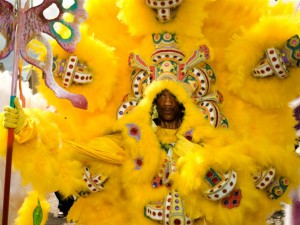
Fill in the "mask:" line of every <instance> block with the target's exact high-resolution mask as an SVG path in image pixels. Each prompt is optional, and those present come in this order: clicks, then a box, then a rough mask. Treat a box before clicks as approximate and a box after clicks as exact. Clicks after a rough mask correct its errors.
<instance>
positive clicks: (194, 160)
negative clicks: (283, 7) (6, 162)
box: [0, 0, 299, 225]
mask: <svg viewBox="0 0 300 225" xmlns="http://www.w3.org/2000/svg"><path fill="white" fill-rule="evenodd" d="M117 2H118V7H119V10H120V13H119V17H118V18H119V19H120V20H121V21H122V23H120V22H119V21H118V20H117V19H116V18H115V17H111V16H108V17H107V18H106V17H105V18H106V20H99V17H100V18H101V16H103V15H104V14H99V12H98V11H99V9H103V8H105V7H100V6H101V5H102V4H103V5H105V6H106V7H107V6H112V5H113V7H112V8H109V7H108V8H109V9H110V10H111V11H112V15H115V14H114V13H115V11H114V10H115V9H116V6H115V1H88V3H89V4H88V11H89V12H90V20H89V21H88V22H87V23H88V24H89V25H90V26H91V28H90V29H91V31H90V32H93V33H95V36H96V37H97V38H99V39H101V40H105V41H107V42H108V43H109V44H110V45H112V46H114V47H116V48H117V49H116V51H113V50H112V49H111V48H109V47H107V46H106V45H101V46H99V45H100V44H99V42H97V41H93V39H92V38H91V37H90V36H86V35H85V33H84V32H83V34H82V36H83V39H82V40H83V41H82V43H81V45H80V43H79V46H78V52H76V53H75V54H76V55H77V56H78V57H79V60H78V58H77V56H68V57H66V55H65V54H64V53H61V52H60V53H59V54H58V55H59V56H60V59H58V61H56V63H57V64H56V65H59V66H60V67H56V68H61V67H63V65H64V66H66V65H71V64H72V60H74V61H75V62H79V61H80V60H81V59H84V60H85V61H86V62H87V63H88V64H89V67H91V69H93V76H94V77H93V79H94V80H93V81H92V82H91V83H90V84H87V86H83V85H79V86H76V87H75V88H74V86H72V87H70V88H74V89H75V90H76V91H78V92H84V93H85V95H86V96H87V97H88V100H89V103H90V108H89V110H88V111H87V112H82V111H76V110H69V109H70V108H69V105H68V104H67V103H66V102H63V101H61V100H56V99H55V100H53V99H54V96H53V95H51V94H49V93H47V91H45V90H44V89H43V87H40V90H42V92H44V93H45V95H46V96H47V99H48V100H49V102H50V103H53V102H54V103H56V105H55V106H56V107H57V113H51V112H44V111H40V110H26V109H24V110H23V109H22V107H20V105H19V104H18V102H16V106H17V107H16V109H11V108H6V113H5V114H4V115H2V116H4V119H3V120H4V124H5V126H6V127H11V128H14V129H15V140H16V141H15V145H14V149H15V150H14V166H15V167H16V168H18V169H20V170H21V174H22V177H23V179H24V182H30V183H32V186H33V189H34V190H35V191H36V193H35V194H33V195H31V196H30V197H29V198H28V199H27V200H26V202H25V203H24V206H23V207H22V210H21V211H20V215H21V216H20V218H19V220H18V222H17V223H18V224H22V225H24V224H32V211H33V209H34V207H35V206H36V204H37V200H38V199H43V198H44V194H45V193H48V192H53V191H56V190H60V191H61V192H62V193H63V194H64V195H65V196H68V195H76V196H77V200H76V202H75V203H74V205H73V207H72V208H71V210H70V213H69V215H68V220H72V221H74V222H76V224H78V225H79V224H82V225H92V224H111V225H115V224H128V225H129V224H130V225H131V224H159V223H162V224H164V225H167V224H172V225H177V224H212V225H219V224H222V225H223V224H225V225H233V224H234V225H247V224H254V223H255V224H265V219H266V217H267V216H269V215H270V214H271V213H272V212H274V210H276V209H280V202H289V201H290V200H289V195H288V193H289V190H292V189H293V188H294V187H296V186H297V185H298V184H299V178H298V167H299V161H298V158H297V155H296V154H295V153H294V151H293V146H292V145H293V142H292V141H291V140H292V138H291V137H292V133H293V129H292V128H291V129H289V130H287V131H286V130H285V128H286V127H288V126H290V125H291V124H293V121H292V119H285V120H284V121H285V122H286V123H281V124H280V122H281V121H280V120H279V119H276V117H277V116H278V115H282V114H284V113H285V114H286V110H285V109H279V110H278V111H276V110H274V107H275V106H277V105H276V104H277V103H278V102H280V104H278V105H279V106H281V105H283V103H284V102H285V101H286V99H285V98H284V97H286V96H279V97H278V96H276V95H274V93H271V92H267V91H265V90H263V89H258V90H256V89H255V88H254V87H261V86H263V87H265V83H262V82H261V80H260V81H257V80H255V78H253V76H252V75H251V73H250V72H252V67H253V65H252V64H253V62H254V64H256V63H258V62H259V60H260V59H261V57H262V54H261V53H262V50H264V49H265V48H267V44H266V43H265V42H266V39H267V40H268V38H267V37H266V35H268V34H269V33H271V32H262V31H263V30H264V29H266V27H269V26H272V27H275V28H276V27H281V26H283V25H282V24H284V23H285V22H286V21H287V20H288V19H287V16H285V15H283V16H278V17H280V19H281V20H279V19H278V18H277V17H276V18H275V19H274V18H273V17H271V16H270V17H268V15H267V16H265V17H264V16H262V15H264V13H262V11H263V10H258V8H256V6H259V9H269V8H268V3H267V1H259V2H258V1H255V2H252V1H247V2H243V3H237V1H226V3H224V1H213V2H211V1H192V0H186V1H163V0H161V1H159V0H158V1H152V0H149V1H132V0H121V1H117ZM158 3H159V4H160V6H161V7H158V6H157V4H158ZM163 3H164V4H166V3H167V4H168V6H169V8H166V7H163ZM181 3H182V5H181ZM99 4H100V6H99ZM244 5H249V6H251V7H246V6H244ZM93 6H97V7H94V8H93ZM149 6H151V7H150V8H149ZM252 6H253V7H252ZM287 8H288V7H287ZM153 9H154V10H153ZM194 9H197V10H200V11H201V12H203V13H202V14H201V13H199V12H198V11H196V12H195V11H194ZM241 9H242V10H241ZM255 9H256V10H255ZM155 10H157V12H156V11H155ZM214 10H215V11H214ZM239 10H240V11H239ZM111 11H109V12H111ZM154 11H155V12H154ZM211 11H214V12H221V13H220V15H224V16H226V18H228V21H227V23H226V24H227V25H228V27H226V28H228V29H226V28H222V29H220V27H222V26H219V24H224V19H223V18H221V17H219V16H213V17H211V18H210V19H209V17H207V16H206V15H207V14H206V13H208V12H211ZM232 11H233V12H235V13H237V12H240V13H241V14H243V15H247V17H241V20H236V19H234V20H230V18H232V16H235V14H231V12H232ZM274 11H275V14H276V13H277V11H276V8H275V9H274ZM95 12H97V13H95ZM175 12H178V14H175ZM192 12H193V13H192ZM249 12H252V14H250V13H249ZM156 13H157V14H156ZM107 14H108V13H107ZM140 15H147V16H143V17H141V16H140ZM153 15H157V16H156V18H155V17H154V16H153ZM138 16H140V18H139V19H137V17H138ZM248 16H251V21H249V22H248V19H249V17H248ZM260 17H262V18H263V19H262V20H259V19H258V18H260ZM172 18H175V19H174V20H173V21H171V22H170V23H169V24H168V23H166V22H167V21H169V20H172ZM93 19H94V20H93ZM95 21H103V26H105V25H107V24H108V25H112V24H113V25H114V27H116V26H117V27H118V28H120V29H112V28H110V29H107V30H106V32H103V27H101V29H100V28H99V27H98V26H94V27H93V26H92V25H93V24H94V23H93V22H95ZM116 21H117V22H116ZM252 21H255V22H257V24H255V22H252ZM269 21H271V22H273V21H278V23H271V22H269ZM106 23H107V24H106ZM203 23H205V24H206V26H203ZM243 23H244V24H245V28H244V29H242V31H240V32H238V31H237V30H239V26H240V25H241V24H243ZM124 24H125V25H126V26H127V27H124V26H125V25H124ZM94 25H95V24H94ZM292 25H293V26H292ZM292 25H291V26H289V27H288V29H287V30H286V32H282V33H280V34H278V37H277V36H276V37H275V38H274V39H277V40H273V39H272V41H273V42H272V44H273V43H276V41H278V42H280V41H285V40H287V38H289V37H291V36H292V35H291V34H294V32H295V30H296V27H297V23H296V22H295V23H294V24H292ZM202 26H203V27H202ZM108 27H109V26H108ZM111 27H113V26H111ZM202 28H203V29H202ZM166 30H167V32H166ZM200 30H201V31H200ZM246 31H247V32H246ZM120 33H122V34H123V35H118V34H120ZM175 33H176V35H177V38H178V39H177V38H176V35H175ZM235 33H238V35H235V36H234V41H233V42H231V38H232V34H235ZM257 33H258V34H260V37H261V38H260V39H258V38H257ZM269 35H270V36H271V34H269ZM203 36H205V37H203ZM124 37H126V38H125V39H124V40H122V39H123V38H124ZM248 38H250V40H251V41H252V42H251V41H249V40H248ZM220 39H222V40H220ZM178 40H179V42H178V43H177V41H178ZM202 42H203V43H208V45H211V46H214V48H213V51H211V52H212V55H213V59H212V62H213V63H214V64H215V65H214V68H216V70H217V71H218V72H219V73H217V74H221V72H222V73H224V74H225V76H222V77H220V78H221V79H220V81H221V86H222V90H223V89H225V100H226V101H225V102H227V103H226V105H225V107H224V108H223V109H224V111H225V113H224V115H226V117H225V116H224V115H223V114H222V113H221V112H220V110H219V107H218V104H219V103H220V102H222V95H221V94H220V92H218V91H216V90H214V88H213V87H212V84H213V83H214V82H215V74H214V72H213V71H212V68H211V67H210V66H209V65H208V64H207V63H206V62H205V61H206V59H208V58H209V51H208V48H207V47H206V46H202V45H201V46H200V47H199V49H197V50H195V51H194V49H195V48H197V46H198V45H200V43H202ZM249 42H251V43H252V45H249ZM260 42H262V43H264V44H263V45H262V44H260ZM90 43H93V44H94V45H92V44H90ZM141 43H142V44H141ZM280 43H281V42H280ZM177 44H178V45H179V44H180V47H182V48H181V49H184V52H192V54H191V55H192V56H191V57H190V58H188V59H187V60H186V59H185V55H184V54H183V51H181V50H179V48H178V47H177ZM195 45H196V47H195ZM248 45H249V46H248ZM95 46H96V47H97V48H95ZM153 46H155V48H154V47H153ZM253 46H255V47H253ZM136 48H137V49H138V51H140V52H141V53H143V54H144V55H149V56H150V55H151V60H152V62H151V63H147V61H143V60H142V59H141V57H140V56H139V55H135V54H131V55H130V57H129V64H130V66H131V67H133V68H134V70H133V72H132V73H131V74H132V76H131V82H130V85H131V86H130V87H131V90H130V93H129V94H128V95H127V96H126V97H125V98H124V99H123V103H122V104H121V106H120V107H119V108H118V110H117V115H118V120H117V121H114V119H112V115H114V113H115V105H116V102H118V103H119V100H118V99H117V97H118V95H120V94H124V92H126V91H127V90H126V91H124V89H126V88H127V87H126V85H129V84H128V83H129V82H128V83H125V82H124V81H127V80H128V79H127V77H128V74H127V73H125V72H124V71H127V70H128V68H127V64H126V63H124V61H126V60H127V54H128V49H130V50H132V49H136ZM95 49H96V50H97V53H98V55H97V57H93V54H91V53H92V52H93V51H95ZM225 49H226V50H227V49H229V50H230V51H229V52H228V54H225V56H224V57H223V54H224V50H225ZM244 49H248V54H245V52H244ZM257 49H259V50H257ZM57 52H59V50H57ZM153 52H154V53H153ZM115 54H116V55H117V56H118V57H119V58H118V60H119V61H117V60H116V57H115ZM124 56H126V57H124ZM246 57H247V60H245V58H246ZM65 58H67V60H66V59H65ZM95 58H101V60H105V61H101V62H99V61H97V60H96V59H95ZM59 60H61V61H59ZM78 64H80V63H78ZM99 65H101V66H99ZM63 72H66V71H63ZM77 72H78V71H77ZM81 72H82V71H81ZM55 73H56V74H60V71H59V69H58V72H57V71H56V72H55ZM294 73H296V71H295V70H292V71H291V74H294ZM105 74H109V75H110V76H108V75H107V77H109V79H103V80H101V76H100V75H103V76H104V75H105ZM123 74H125V75H126V78H125V75H123ZM236 74H238V78H237V77H235V76H236ZM84 75H86V74H84ZM117 75H118V79H119V80H118V81H116V80H117V78H116V77H117ZM75 76H76V75H75V73H74V77H75ZM292 79H294V80H297V79H299V78H297V77H296V76H292ZM101 81H102V82H101ZM103 82H108V85H107V86H105V85H103V84H102V83H103ZM118 82H121V83H122V84H123V85H119V86H118V87H119V89H117V90H118V91H119V90H121V91H120V92H121V93H116V95H115V96H114V98H112V97H111V96H112V95H113V93H115V92H114V89H113V88H111V87H112V86H113V85H115V84H118ZM266 82H267V83H268V84H269V85H268V86H269V87H270V89H271V90H272V88H273V87H277V85H279V82H278V80H275V79H273V80H271V81H269V82H268V81H266ZM295 83H296V82H293V80H292V81H287V82H285V83H284V87H286V86H288V85H287V84H294V85H295ZM124 84H125V87H124ZM249 84H256V85H249ZM96 85H99V86H100V85H102V88H103V89H102V90H105V91H104V93H102V94H100V90H101V89H100V88H99V87H97V86H96ZM87 87H88V88H87ZM241 87H243V88H244V89H245V90H242V91H241V90H240V88H241ZM87 89H88V90H87ZM127 89H129V88H127ZM253 89H254V91H253ZM290 89H291V90H290V92H288V94H287V95H289V96H292V95H294V94H295V92H293V91H292V88H290ZM239 92H240V95H238V94H239ZM258 93H259V94H260V95H259V96H260V97H259V98H258V100H257V99H256V98H255V97H257V96H258ZM261 93H263V95H262V94H261ZM95 94H98V95H100V96H97V97H98V98H96V97H95ZM104 96H105V97H104ZM237 96H238V97H237ZM253 96H254V97H253ZM273 97H274V99H273ZM111 99H112V103H111V102H109V101H108V100H111ZM165 99H166V100H165ZM229 99H230V100H229ZM110 104H114V105H113V106H112V105H110ZM164 104H166V105H167V106H166V105H165V107H163V108H161V106H164ZM274 105H275V106H274ZM279 106H278V107H279ZM260 107H261V108H260ZM275 108H276V107H275ZM68 110H69V111H68ZM175 112H177V113H175ZM178 112H179V113H178ZM266 113H267V114H268V113H269V115H268V117H266ZM175 115H176V116H175ZM178 115H180V116H179V117H177V116H178ZM253 115H254V116H256V117H257V118H256V119H257V120H258V121H259V124H258V125H256V124H255V123H253V120H254V118H253ZM257 115H259V116H257ZM174 116H175V117H174ZM264 116H265V117H264ZM278 117H279V118H280V116H278ZM226 118H228V120H227V119H226ZM173 119H175V120H173ZM231 121H232V123H231ZM269 121H272V122H273V123H272V124H271V123H270V122H269ZM171 122H172V123H171ZM173 122H174V123H173ZM228 123H229V124H230V125H231V124H232V128H231V127H229V129H228V128H227V127H228ZM277 124H280V125H281V127H282V129H275V128H278V127H277V126H276V125H277ZM260 128H263V129H260ZM282 133H285V134H284V135H282V136H280V135H281V134H282ZM0 134H1V137H0V138H1V141H3V143H4V142H5V140H6V139H5V137H6V136H5V130H4V131H3V130H2V131H1V133H0ZM272 135H274V137H273V136H272ZM278 137H280V138H278ZM4 148H5V146H3V149H4ZM3 149H1V153H2V152H4V150H3ZM43 209H45V210H46V209H47V207H43ZM42 223H45V220H43V222H42Z"/></svg>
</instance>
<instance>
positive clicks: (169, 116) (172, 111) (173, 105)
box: [156, 90, 180, 122]
mask: <svg viewBox="0 0 300 225" xmlns="http://www.w3.org/2000/svg"><path fill="white" fill-rule="evenodd" d="M156 102H157V112H158V115H159V118H160V119H161V120H162V121H167V122H172V121H175V120H177V119H178V118H179V114H180V106H179V102H178V101H177V99H176V97H175V96H174V95H173V94H172V93H170V92H169V91H168V90H164V91H162V92H161V93H160V94H158V96H157V98H156Z"/></svg>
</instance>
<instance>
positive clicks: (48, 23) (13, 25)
mask: <svg viewBox="0 0 300 225" xmlns="http://www.w3.org/2000/svg"><path fill="white" fill-rule="evenodd" d="M27 3H28V1H27V2H26V4H25V7H24V8H20V7H18V9H14V6H13V5H12V4H10V3H9V2H7V1H5V0H0V33H1V34H2V36H3V37H4V38H5V39H6V45H5V47H4V49H2V50H1V51H0V59H3V58H5V57H6V56H8V55H9V54H10V53H11V52H12V51H14V52H15V54H14V55H15V56H17V57H18V56H19V55H20V56H21V57H22V58H23V59H24V60H25V61H26V62H28V63H29V64H32V65H34V66H36V67H38V68H40V69H41V70H42V71H43V73H44V78H45V83H46V85H47V86H48V87H49V88H50V89H52V90H53V91H54V93H55V95H56V96H57V97H59V98H65V99H68V100H70V101H71V103H72V104H73V106H75V107H77V108H82V109H87V105H88V103H87V100H86V98H85V97H84V96H82V95H79V94H73V93H70V92H68V91H66V90H65V89H63V88H62V87H60V86H59V85H58V84H57V83H56V82H55V79H54V78H53V73H52V64H53V53H52V48H51V45H50V44H49V42H48V40H47V38H45V37H44V36H43V35H42V33H46V34H48V35H50V36H51V37H53V38H54V39H55V40H56V41H57V42H58V43H59V45H60V46H61V47H62V48H63V49H64V50H65V51H67V52H73V51H75V48H76V45H77V43H78V42H79V40H80V32H79V25H80V23H81V22H83V21H84V20H85V19H86V18H87V13H86V11H85V10H84V8H83V4H84V0H74V1H73V4H72V5H71V6H68V7H64V1H63V0H44V1H43V3H41V4H40V5H38V6H34V7H31V8H29V7H28V4H27ZM50 7H56V9H58V10H57V11H58V12H57V14H56V15H55V18H51V19H47V18H46V17H45V16H44V13H45V10H47V9H48V8H50ZM15 10H17V12H15ZM65 13H66V14H69V15H72V18H73V20H72V22H67V21H65V20H64V15H65ZM58 24H61V25H62V26H63V27H66V28H67V29H68V30H69V32H70V35H69V37H67V38H64V37H62V36H61V35H60V34H59V33H58V32H57V28H56V26H57V25H58ZM33 39H37V40H38V41H40V42H41V43H42V44H43V45H44V46H45V47H46V50H47V54H46V58H45V61H41V60H39V59H37V58H34V57H32V56H30V55H29V53H28V51H27V44H28V43H29V42H30V41H32V40H33ZM15 71H17V68H15V66H14V72H15Z"/></svg>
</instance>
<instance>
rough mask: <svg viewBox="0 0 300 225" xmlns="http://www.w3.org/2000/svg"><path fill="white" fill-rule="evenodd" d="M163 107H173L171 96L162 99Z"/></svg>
mask: <svg viewBox="0 0 300 225" xmlns="http://www.w3.org/2000/svg"><path fill="white" fill-rule="evenodd" d="M163 103H164V105H166V106H170V105H173V104H174V100H173V98H172V97H171V96H168V95H167V96H166V98H165V99H164V102H163Z"/></svg>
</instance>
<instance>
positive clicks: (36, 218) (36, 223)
mask: <svg viewBox="0 0 300 225" xmlns="http://www.w3.org/2000/svg"><path fill="white" fill-rule="evenodd" d="M42 219H43V210H42V207H41V204H40V200H39V199H38V204H37V206H36V207H35V209H34V211H33V225H40V224H41V223H42Z"/></svg>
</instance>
